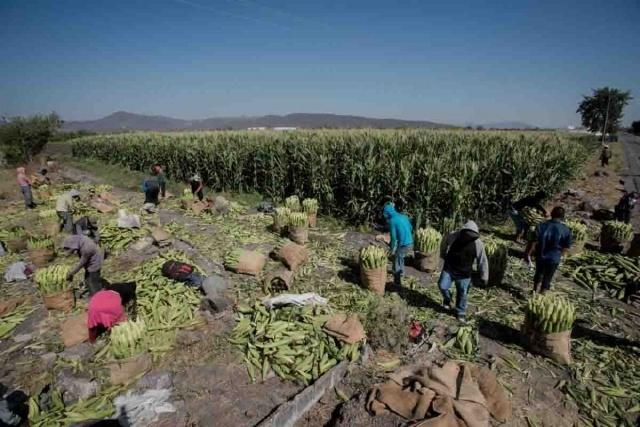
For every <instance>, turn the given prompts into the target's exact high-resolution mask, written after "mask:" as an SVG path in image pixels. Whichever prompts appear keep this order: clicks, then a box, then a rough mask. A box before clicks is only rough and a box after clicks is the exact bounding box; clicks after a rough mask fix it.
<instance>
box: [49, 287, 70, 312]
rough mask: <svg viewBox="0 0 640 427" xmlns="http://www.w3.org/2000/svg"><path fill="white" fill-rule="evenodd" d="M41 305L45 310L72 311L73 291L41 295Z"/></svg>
mask: <svg viewBox="0 0 640 427" xmlns="http://www.w3.org/2000/svg"><path fill="white" fill-rule="evenodd" d="M42 303H43V304H44V306H45V307H46V308H47V310H57V311H66V312H69V311H71V310H73V305H74V299H73V291H72V290H71V289H67V290H66V291H61V292H58V293H57V294H50V295H42Z"/></svg>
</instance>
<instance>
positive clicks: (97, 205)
mask: <svg viewBox="0 0 640 427" xmlns="http://www.w3.org/2000/svg"><path fill="white" fill-rule="evenodd" d="M89 206H91V207H92V208H94V209H95V210H97V211H98V212H101V213H111V212H114V211H115V210H116V209H117V208H116V207H115V206H112V205H109V204H107V203H104V202H101V201H98V200H95V199H93V200H91V201H90V202H89Z"/></svg>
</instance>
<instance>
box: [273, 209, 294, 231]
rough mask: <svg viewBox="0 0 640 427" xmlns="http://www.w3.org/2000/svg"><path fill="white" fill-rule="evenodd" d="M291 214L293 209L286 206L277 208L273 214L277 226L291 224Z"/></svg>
mask: <svg viewBox="0 0 640 427" xmlns="http://www.w3.org/2000/svg"><path fill="white" fill-rule="evenodd" d="M290 215H291V209H289V208H286V207H278V208H276V211H275V213H274V214H273V223H274V225H275V226H276V227H278V228H281V227H284V226H286V225H288V224H289V216H290Z"/></svg>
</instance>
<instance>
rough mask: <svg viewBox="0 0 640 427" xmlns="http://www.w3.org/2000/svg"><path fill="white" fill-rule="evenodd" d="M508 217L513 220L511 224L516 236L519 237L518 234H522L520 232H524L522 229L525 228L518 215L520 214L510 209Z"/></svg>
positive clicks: (520, 216)
mask: <svg viewBox="0 0 640 427" xmlns="http://www.w3.org/2000/svg"><path fill="white" fill-rule="evenodd" d="M509 216H510V217H511V219H512V220H513V224H514V225H515V226H516V236H520V234H522V232H523V231H524V228H525V224H524V220H523V219H522V215H520V212H518V211H517V210H515V209H511V210H510V211H509Z"/></svg>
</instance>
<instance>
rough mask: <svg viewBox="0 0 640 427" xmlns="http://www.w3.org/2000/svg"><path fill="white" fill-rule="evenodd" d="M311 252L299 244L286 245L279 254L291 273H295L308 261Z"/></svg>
mask: <svg viewBox="0 0 640 427" xmlns="http://www.w3.org/2000/svg"><path fill="white" fill-rule="evenodd" d="M308 256H309V251H308V250H307V248H305V247H304V246H302V245H299V244H297V243H293V242H290V243H285V244H284V245H282V247H281V248H280V252H278V258H280V260H281V261H282V262H283V263H284V265H286V266H287V267H288V268H289V269H290V270H291V271H295V270H297V269H298V267H300V265H301V264H302V263H303V262H305V261H306V260H307V257H308Z"/></svg>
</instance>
